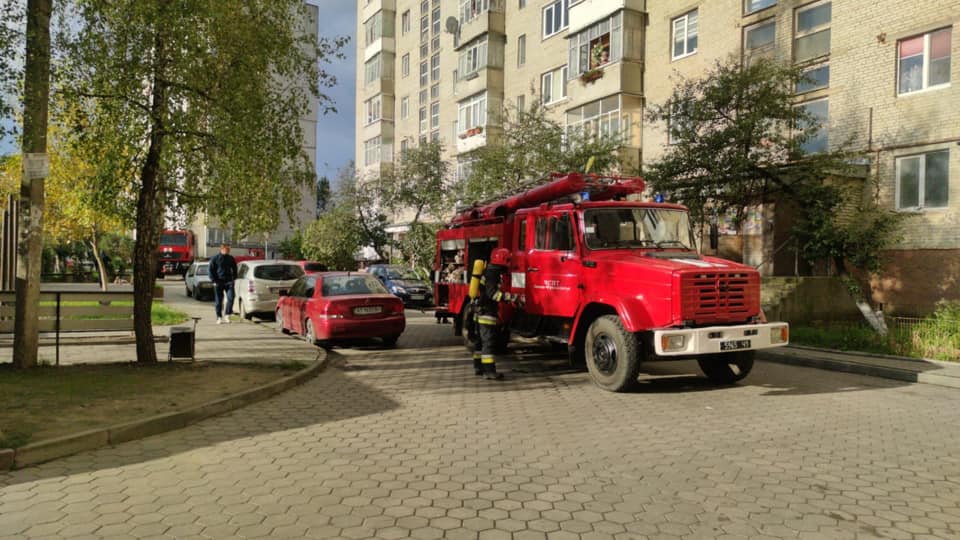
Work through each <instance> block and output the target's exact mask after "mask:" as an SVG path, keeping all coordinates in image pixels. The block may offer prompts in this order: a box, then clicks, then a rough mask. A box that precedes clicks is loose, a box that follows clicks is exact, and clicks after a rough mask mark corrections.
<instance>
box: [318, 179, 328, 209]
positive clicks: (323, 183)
mask: <svg viewBox="0 0 960 540" xmlns="http://www.w3.org/2000/svg"><path fill="white" fill-rule="evenodd" d="M330 195H331V193H330V180H329V179H328V178H327V177H326V176H321V177H320V179H319V180H317V217H320V214H322V213H324V212H326V211H327V206H328V205H329V204H330Z"/></svg>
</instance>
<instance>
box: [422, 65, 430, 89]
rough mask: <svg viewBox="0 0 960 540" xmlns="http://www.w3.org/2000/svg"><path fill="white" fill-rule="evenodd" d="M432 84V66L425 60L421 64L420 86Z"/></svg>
mask: <svg viewBox="0 0 960 540" xmlns="http://www.w3.org/2000/svg"><path fill="white" fill-rule="evenodd" d="M428 84H430V64H429V63H428V62H427V61H426V60H424V61H423V62H420V86H426V85H428Z"/></svg>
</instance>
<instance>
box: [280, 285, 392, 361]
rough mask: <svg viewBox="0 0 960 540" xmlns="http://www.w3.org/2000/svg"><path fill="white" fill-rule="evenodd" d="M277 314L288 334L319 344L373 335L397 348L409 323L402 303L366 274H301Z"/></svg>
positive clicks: (282, 327)
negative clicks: (398, 341) (401, 335)
mask: <svg viewBox="0 0 960 540" xmlns="http://www.w3.org/2000/svg"><path fill="white" fill-rule="evenodd" d="M276 316H277V324H278V325H279V326H280V330H282V331H283V332H284V333H294V334H298V335H301V336H304V337H305V338H306V340H307V341H308V342H310V343H313V344H316V345H320V344H327V343H330V342H332V341H336V340H341V339H355V338H372V337H375V338H380V339H382V340H383V342H384V344H386V345H387V346H393V345H395V344H396V343H397V340H398V339H400V334H402V333H403V330H404V328H406V324H407V321H406V318H405V317H404V315H403V301H402V300H400V299H399V298H397V297H396V296H394V295H392V294H390V292H389V291H387V289H386V288H384V286H383V284H381V283H380V281H379V280H377V278H375V277H373V276H371V275H369V274H366V273H362V272H361V273H358V272H321V273H318V274H311V275H306V276H303V277H301V278H300V279H298V280H297V281H296V282H295V283H294V284H293V285H292V286H291V287H290V292H288V293H287V294H286V295H283V296H281V297H280V300H279V301H278V302H277V313H276Z"/></svg>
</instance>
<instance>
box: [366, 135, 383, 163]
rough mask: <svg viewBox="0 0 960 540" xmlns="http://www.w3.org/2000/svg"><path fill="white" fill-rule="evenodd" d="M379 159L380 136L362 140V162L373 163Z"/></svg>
mask: <svg viewBox="0 0 960 540" xmlns="http://www.w3.org/2000/svg"><path fill="white" fill-rule="evenodd" d="M379 161H380V136H379V135H377V136H376V137H374V138H372V139H370V140H368V141H364V142H363V164H364V165H373V164H374V163H378V162H379Z"/></svg>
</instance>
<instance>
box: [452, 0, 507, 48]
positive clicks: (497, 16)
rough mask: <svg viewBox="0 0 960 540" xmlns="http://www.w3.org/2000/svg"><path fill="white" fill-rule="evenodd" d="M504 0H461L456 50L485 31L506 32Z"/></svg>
mask: <svg viewBox="0 0 960 540" xmlns="http://www.w3.org/2000/svg"><path fill="white" fill-rule="evenodd" d="M503 3H504V0H461V2H460V30H459V35H458V36H457V47H456V50H460V49H461V48H462V47H463V46H464V45H466V44H467V43H469V42H470V41H472V40H474V39H476V38H477V37H480V36H482V35H483V34H486V33H497V34H501V35H503V34H505V33H506V23H505V16H504V10H503Z"/></svg>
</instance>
